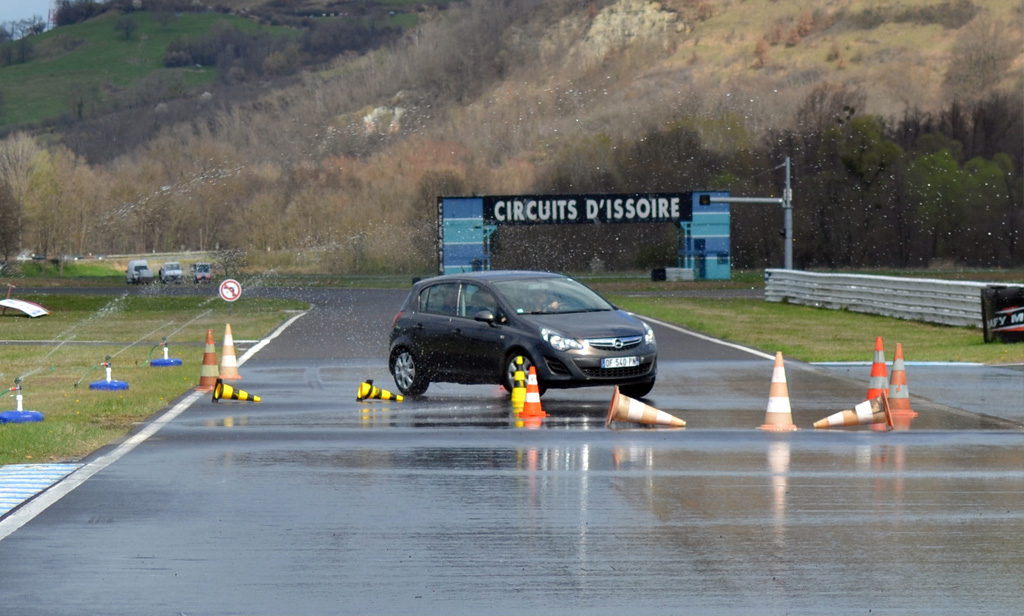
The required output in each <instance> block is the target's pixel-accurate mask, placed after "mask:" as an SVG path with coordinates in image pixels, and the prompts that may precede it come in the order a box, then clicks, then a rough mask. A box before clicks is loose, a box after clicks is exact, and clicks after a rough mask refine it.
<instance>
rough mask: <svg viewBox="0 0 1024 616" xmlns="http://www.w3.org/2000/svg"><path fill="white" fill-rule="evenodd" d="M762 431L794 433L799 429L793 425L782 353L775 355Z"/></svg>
mask: <svg viewBox="0 0 1024 616" xmlns="http://www.w3.org/2000/svg"><path fill="white" fill-rule="evenodd" d="M760 429H761V430H771V431H772V432H792V431H793V430H798V429H799V428H797V427H796V425H794V424H793V409H792V408H791V407H790V406H789V387H788V386H787V385H786V366H785V364H783V362H782V353H775V368H774V369H773V370H772V386H771V389H769V390H768V408H767V410H766V411H765V414H764V424H762V425H761V428H760Z"/></svg>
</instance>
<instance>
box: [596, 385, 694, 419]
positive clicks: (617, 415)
mask: <svg viewBox="0 0 1024 616" xmlns="http://www.w3.org/2000/svg"><path fill="white" fill-rule="evenodd" d="M613 421H632V422H636V423H641V424H648V425H664V426H672V427H675V428H685V427H686V422H685V421H683V420H682V419H679V418H678V417H676V416H675V415H672V414H669V413H666V412H665V411H659V410H658V409H656V408H654V407H653V406H650V405H647V404H644V403H643V402H640V401H639V400H634V399H633V398H630V397H629V396H627V395H624V394H622V393H620V392H619V388H618V387H616V388H615V393H613V394H612V403H611V406H609V407H608V417H607V418H606V419H605V420H604V427H606V428H607V427H609V426H611V425H612V422H613Z"/></svg>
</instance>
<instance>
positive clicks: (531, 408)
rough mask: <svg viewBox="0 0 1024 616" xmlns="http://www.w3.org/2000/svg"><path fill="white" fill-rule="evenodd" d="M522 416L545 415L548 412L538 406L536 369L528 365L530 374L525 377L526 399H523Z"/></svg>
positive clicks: (538, 393)
mask: <svg viewBox="0 0 1024 616" xmlns="http://www.w3.org/2000/svg"><path fill="white" fill-rule="evenodd" d="M520 415H521V416H523V417H547V416H548V414H547V413H545V412H544V409H542V408H541V406H540V387H539V386H538V385H537V369H536V368H534V367H533V366H530V375H529V376H528V377H527V378H526V399H525V400H524V401H523V412H522V413H520Z"/></svg>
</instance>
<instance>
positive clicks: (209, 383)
mask: <svg viewBox="0 0 1024 616" xmlns="http://www.w3.org/2000/svg"><path fill="white" fill-rule="evenodd" d="M218 378H219V376H218V375H217V350H216V349H215V348H214V347H213V330H212V329H208V330H206V347H205V349H204V350H203V365H202V367H201V368H200V369H199V386H198V387H196V389H197V390H198V391H212V390H213V388H214V386H215V385H216V384H217V379H218Z"/></svg>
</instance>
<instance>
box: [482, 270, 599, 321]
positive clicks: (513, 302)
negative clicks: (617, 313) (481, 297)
mask: <svg viewBox="0 0 1024 616" xmlns="http://www.w3.org/2000/svg"><path fill="white" fill-rule="evenodd" d="M494 286H495V288H496V289H498V292H499V293H501V294H502V295H503V296H505V300H506V301H507V302H508V304H509V306H510V307H511V308H512V311H513V312H515V313H516V314H562V313H567V312H599V311H604V310H614V309H615V307H614V306H612V305H611V304H609V303H608V302H607V301H605V300H604V298H602V297H601V296H600V295H598V294H597V293H594V292H593V291H591V290H590V289H588V288H587V287H585V286H584V285H582V284H580V283H578V282H576V281H575V280H572V279H571V278H520V279H517V280H500V281H497V282H495V283H494Z"/></svg>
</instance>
